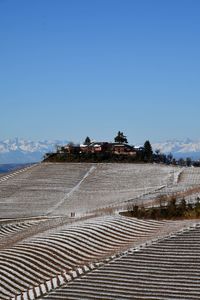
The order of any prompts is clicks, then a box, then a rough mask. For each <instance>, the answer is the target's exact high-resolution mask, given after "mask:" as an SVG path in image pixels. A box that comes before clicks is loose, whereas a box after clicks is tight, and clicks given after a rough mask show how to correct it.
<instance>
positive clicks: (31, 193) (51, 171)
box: [0, 163, 198, 218]
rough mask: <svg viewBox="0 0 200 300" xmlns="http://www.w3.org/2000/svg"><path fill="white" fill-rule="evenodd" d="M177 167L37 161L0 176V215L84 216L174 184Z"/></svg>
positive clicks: (175, 183) (6, 216) (177, 172)
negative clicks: (38, 162) (37, 163)
mask: <svg viewBox="0 0 200 300" xmlns="http://www.w3.org/2000/svg"><path fill="white" fill-rule="evenodd" d="M195 170H196V169H195ZM180 171H181V169H180V168H177V167H171V166H161V165H152V164H138V165H137V164H88V163H85V164H84V163H80V164H78V163H63V164H62V163H57V164H56V163H53V164H51V163H46V164H39V165H36V166H33V167H31V168H28V169H25V170H24V171H21V172H15V173H13V174H10V175H7V176H4V177H1V178H0V218H20V217H35V216H46V215H48V216H58V215H59V216H60V215H62V216H70V215H71V213H72V214H74V213H75V215H76V216H80V215H84V214H86V213H89V212H91V211H95V210H97V209H102V208H106V207H109V206H112V205H116V204H120V203H124V202H126V201H128V200H130V199H137V198H139V197H141V196H142V197H143V196H144V195H145V194H151V193H153V192H155V191H159V190H160V189H163V188H165V187H171V186H174V185H177V178H178V175H179V173H180ZM192 172H193V171H192ZM188 176H189V177H190V176H193V175H190V174H189V175H188ZM195 176H196V175H195ZM197 177H198V176H197ZM197 179H198V178H197ZM185 180H186V181H187V179H185ZM192 180H193V179H192ZM190 184H191V183H190Z"/></svg>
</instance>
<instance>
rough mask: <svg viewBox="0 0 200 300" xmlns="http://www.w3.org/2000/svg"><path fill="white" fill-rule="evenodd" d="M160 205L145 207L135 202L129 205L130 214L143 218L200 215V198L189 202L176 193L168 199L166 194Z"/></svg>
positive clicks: (175, 217)
mask: <svg viewBox="0 0 200 300" xmlns="http://www.w3.org/2000/svg"><path fill="white" fill-rule="evenodd" d="M158 200H159V202H160V203H159V205H158V206H152V207H148V208H145V207H144V205H141V206H138V205H137V204H133V205H131V206H129V208H128V212H126V213H124V214H126V215H128V216H132V217H135V218H143V219H157V220H159V219H183V218H184V219H193V218H199V217H200V198H199V197H197V198H196V200H195V201H194V203H187V202H186V200H185V198H182V199H178V198H177V197H176V196H175V195H172V196H171V197H169V199H168V200H167V201H166V197H165V196H160V198H159V199H158Z"/></svg>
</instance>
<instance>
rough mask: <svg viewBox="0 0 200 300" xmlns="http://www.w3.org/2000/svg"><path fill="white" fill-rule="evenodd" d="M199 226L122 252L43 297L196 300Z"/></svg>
mask: <svg viewBox="0 0 200 300" xmlns="http://www.w3.org/2000/svg"><path fill="white" fill-rule="evenodd" d="M199 297H200V226H199V225H198V226H197V227H196V228H195V229H191V230H189V231H186V232H184V233H181V234H179V235H175V236H173V237H169V238H167V239H164V240H162V241H160V242H157V243H155V244H152V245H150V246H148V247H145V248H144V249H142V250H140V251H138V252H137V251H133V252H132V253H126V254H125V255H123V256H122V257H120V258H117V259H115V260H113V261H112V262H110V263H109V264H107V265H104V266H103V267H100V268H99V269H97V270H94V271H93V272H91V273H89V274H87V275H85V276H83V277H80V278H77V279H75V280H74V281H73V282H71V283H69V284H68V285H67V286H65V287H62V288H59V289H57V290H55V291H54V292H52V293H50V294H49V295H48V296H46V297H43V298H41V299H45V300H60V299H63V300H64V299H67V300H78V299H85V300H86V299H87V300H89V299H90V300H91V299H99V300H105V299H106V300H107V299H112V300H117V299H120V300H123V299H124V300H125V299H145V300H148V299H149V300H150V299H151V300H153V299H154V300H170V299H173V300H197V299H199Z"/></svg>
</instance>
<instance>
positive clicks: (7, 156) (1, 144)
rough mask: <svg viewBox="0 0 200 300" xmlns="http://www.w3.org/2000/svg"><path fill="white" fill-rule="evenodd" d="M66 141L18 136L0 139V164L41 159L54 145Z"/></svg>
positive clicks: (52, 149)
mask: <svg viewBox="0 0 200 300" xmlns="http://www.w3.org/2000/svg"><path fill="white" fill-rule="evenodd" d="M66 143H67V141H59V140H53V141H48V140H46V141H37V142H34V141H29V140H23V139H19V138H15V139H7V140H3V141H0V164H6V163H27V162H38V161H40V160H42V158H43V155H44V154H45V153H46V152H50V151H54V150H55V147H56V145H62V144H66Z"/></svg>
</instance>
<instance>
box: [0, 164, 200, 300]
mask: <svg viewBox="0 0 200 300" xmlns="http://www.w3.org/2000/svg"><path fill="white" fill-rule="evenodd" d="M199 187H200V168H179V167H172V166H164V165H152V164H88V163H85V164H84V163H80V164H78V163H64V164H62V163H57V164H56V163H54V164H51V163H46V164H38V165H35V166H30V167H28V168H25V169H22V170H18V171H15V172H13V173H9V174H7V175H4V176H2V177H0V218H1V222H0V299H2V300H6V299H13V300H14V299H15V300H30V299H32V300H34V299H52V300H55V299H102V300H103V299H113V300H114V299H162V300H164V299H187V300H189V299H199V295H200V290H199V288H198V282H199V270H200V266H199V263H198V257H199V255H200V248H199V241H200V230H199V226H200V225H198V224H197V223H198V222H199V221H198V220H185V221H184V220H183V221H164V220H163V221H155V220H138V219H135V218H127V217H123V216H119V215H111V216H110V215H109V214H113V213H114V211H115V210H116V211H119V209H120V208H122V207H124V208H126V207H127V205H128V204H130V203H134V202H146V201H152V200H154V199H155V198H156V197H157V196H158V195H161V194H167V195H170V194H172V193H175V192H177V193H179V194H180V193H187V197H188V198H192V197H194V196H196V195H198V189H199ZM74 213H75V215H74ZM99 214H104V216H98V215H99ZM9 218H12V219H9ZM195 224H196V225H197V226H196V225H195ZM194 225H195V226H196V229H195V230H193V229H194V228H193V226H194ZM191 226H192V229H191ZM186 228H188V229H187V230H189V231H188V235H187V234H186V235H185V234H183V233H181V235H180V238H179V235H177V231H179V230H181V232H182V230H186ZM174 237H175V238H174ZM168 250H169V251H168ZM177 274H178V276H177ZM76 278H77V280H76ZM61 287H63V288H61ZM46 297H47V298H46Z"/></svg>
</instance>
